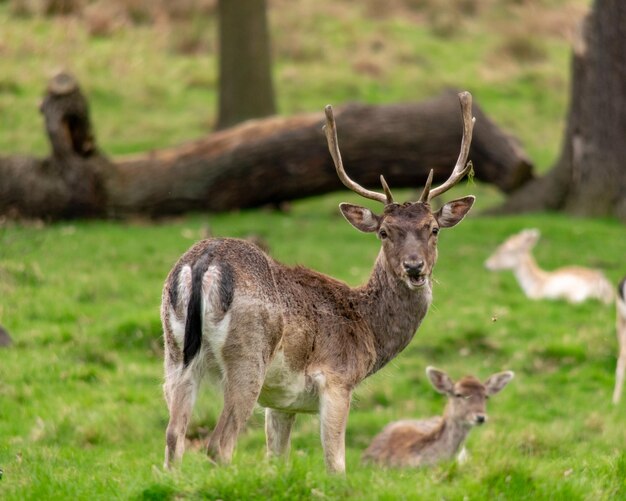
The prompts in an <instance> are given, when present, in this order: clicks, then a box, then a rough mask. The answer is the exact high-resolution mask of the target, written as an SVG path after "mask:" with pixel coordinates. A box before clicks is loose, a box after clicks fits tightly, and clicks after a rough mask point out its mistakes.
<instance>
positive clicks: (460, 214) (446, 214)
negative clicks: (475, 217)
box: [435, 195, 476, 228]
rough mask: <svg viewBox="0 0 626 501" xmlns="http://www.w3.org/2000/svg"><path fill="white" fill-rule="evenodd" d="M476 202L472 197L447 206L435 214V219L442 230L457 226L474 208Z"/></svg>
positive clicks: (460, 199)
mask: <svg viewBox="0 0 626 501" xmlns="http://www.w3.org/2000/svg"><path fill="white" fill-rule="evenodd" d="M474 200H476V197H473V196H471V195H470V196H468V197H464V198H459V199H458V200H453V201H452V202H448V203H447V204H445V205H444V206H443V207H442V208H441V209H439V210H438V211H437V212H435V219H436V220H437V222H438V223H439V226H441V227H442V228H451V227H452V226H456V225H457V224H458V223H459V222H460V221H461V219H463V218H464V217H465V214H467V213H468V212H469V210H470V209H471V208H472V205H474Z"/></svg>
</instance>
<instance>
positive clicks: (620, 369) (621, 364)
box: [613, 336, 626, 404]
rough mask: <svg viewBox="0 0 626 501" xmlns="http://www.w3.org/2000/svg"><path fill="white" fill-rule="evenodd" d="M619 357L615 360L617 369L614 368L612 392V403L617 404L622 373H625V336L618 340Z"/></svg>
mask: <svg viewBox="0 0 626 501" xmlns="http://www.w3.org/2000/svg"><path fill="white" fill-rule="evenodd" d="M618 341H619V345H620V346H619V356H618V358H617V367H616V368H615V389H614V390H613V403H614V404H617V403H619V401H620V399H621V397H622V388H623V386H624V373H625V372H626V336H624V338H621V337H620V338H618Z"/></svg>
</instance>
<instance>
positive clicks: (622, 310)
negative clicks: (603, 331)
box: [613, 277, 626, 404]
mask: <svg viewBox="0 0 626 501" xmlns="http://www.w3.org/2000/svg"><path fill="white" fill-rule="evenodd" d="M615 313H616V317H617V318H616V329H617V344H618V346H619V355H618V357H617V368H616V369H615V390H614V391H613V403H614V404H617V403H619V401H620V398H621V397H622V387H623V386H624V372H626V277H624V278H622V281H621V282H620V283H619V285H618V286H617V299H616V300H615Z"/></svg>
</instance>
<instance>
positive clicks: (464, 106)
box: [420, 92, 476, 202]
mask: <svg viewBox="0 0 626 501" xmlns="http://www.w3.org/2000/svg"><path fill="white" fill-rule="evenodd" d="M459 101H460V102H461V113H462V114H463V139H461V152H460V153H459V158H458V159H457V161H456V165H455V166H454V170H453V171H452V174H451V175H450V177H449V178H448V180H447V181H446V182H445V183H443V184H442V185H441V186H438V187H437V188H434V189H432V190H430V193H428V194H427V195H426V196H427V198H426V201H427V202H428V201H430V200H432V199H433V198H435V197H438V196H439V195H441V194H442V193H444V192H446V191H448V190H449V189H450V188H452V187H453V186H454V185H455V184H457V183H458V182H459V181H460V180H461V179H462V178H463V176H465V174H467V173H468V172H469V171H470V170H471V168H472V163H471V162H468V161H467V157H468V155H469V149H470V144H471V143H472V131H473V129H474V122H476V119H475V118H474V117H472V95H471V94H470V93H469V92H461V93H459ZM425 191H426V190H425ZM422 196H424V194H422ZM420 201H422V200H421V199H420Z"/></svg>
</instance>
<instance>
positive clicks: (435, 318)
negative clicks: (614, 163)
mask: <svg viewBox="0 0 626 501" xmlns="http://www.w3.org/2000/svg"><path fill="white" fill-rule="evenodd" d="M16 3H19V2H6V1H5V2H0V54H1V56H2V57H0V154H2V155H8V154H36V155H44V154H45V153H46V152H47V148H48V147H47V144H46V139H45V137H44V135H43V126H42V124H41V117H40V116H39V115H38V114H37V112H36V104H37V100H38V99H39V98H40V96H41V94H42V92H43V89H44V85H45V79H46V78H47V76H49V74H50V72H51V71H53V70H54V69H55V68H57V67H59V66H65V67H68V68H69V69H71V70H72V71H74V73H76V75H77V76H78V78H79V80H80V81H81V83H82V85H83V88H84V90H85V92H86V94H87V95H88V97H89V99H90V102H91V105H92V119H93V121H94V123H95V128H96V134H97V137H98V138H99V144H100V145H101V146H102V148H103V149H104V150H105V151H107V152H109V153H110V154H112V155H120V154H126V153H134V152H138V151H142V150H144V149H146V148H157V147H161V146H166V145H172V144H177V143H179V142H181V141H183V140H188V139H192V138H193V137H197V136H198V135H201V134H206V133H207V132H208V131H209V130H210V128H211V126H212V123H213V121H214V112H215V92H216V88H215V86H216V68H215V21H214V13H213V14H212V11H211V10H210V9H209V10H208V11H207V12H205V14H206V16H205V18H200V17H199V16H197V17H195V18H189V19H186V20H181V19H176V20H174V21H169V22H163V21H161V22H147V21H143V22H137V23H131V24H124V25H122V26H121V27H117V28H115V29H112V30H111V31H110V32H108V33H102V32H101V33H99V34H96V33H94V32H93V25H90V24H89V22H90V21H89V18H87V17H86V18H84V19H83V18H80V17H78V16H70V17H55V18H49V17H42V16H38V15H35V16H33V15H24V14H22V15H20V16H17V15H16V14H15V10H14V9H15V7H14V4H16ZM138 3H139V2H138ZM269 3H270V8H271V10H270V21H271V23H272V37H273V44H274V58H275V76H276V86H277V97H278V102H279V106H280V112H281V113H285V114H288V113H295V112H300V111H309V110H318V109H321V107H322V106H323V105H324V104H326V103H327V102H330V103H333V104H340V103H343V102H345V101H347V100H360V101H367V102H373V103H378V102H395V101H402V100H416V99H420V98H423V97H426V96H429V95H432V94H434V93H437V92H438V91H439V90H440V89H441V88H442V87H444V86H453V87H457V88H462V89H467V90H470V91H471V92H472V93H473V94H474V96H475V99H476V101H477V102H478V103H479V104H480V105H481V106H483V108H484V109H485V110H486V111H487V113H489V114H490V115H492V116H493V117H494V118H495V119H496V120H497V121H498V123H499V124H501V125H502V126H504V127H505V128H507V129H508V130H510V131H512V132H513V133H515V134H516V135H518V136H519V137H520V138H521V139H522V141H523V144H524V146H525V148H526V149H527V151H528V152H529V154H530V156H531V157H532V158H533V160H535V162H536V163H537V167H538V169H539V171H545V169H547V168H548V167H549V166H550V163H551V162H552V161H553V160H554V159H555V157H556V155H557V154H558V150H559V143H560V136H561V133H562V126H563V119H564V113H565V108H566V105H567V90H568V86H567V84H568V77H569V75H568V59H569V56H568V54H569V42H570V37H571V33H572V30H573V28H574V26H575V21H576V20H577V19H580V15H581V13H582V12H584V8H585V6H586V5H587V2H586V1H582V0H580V1H579V0H569V1H566V0H537V1H534V2H518V1H515V0H508V1H503V2H496V1H495V0H494V1H490V0H475V1H471V0H465V1H460V0H455V1H453V0H447V1H445V2H439V4H440V5H444V7H445V8H444V7H442V8H441V9H438V8H436V6H435V4H436V3H437V2H435V0H424V1H416V0H406V1H404V2H403V1H400V0H397V1H389V2H382V1H378V0H367V1H365V2H335V3H331V2H327V1H325V0H324V1H321V0H320V1H314V0H301V1H299V2H287V1H286V0H275V1H270V2H269ZM453 7H454V8H453ZM460 7H463V8H462V9H461V8H460ZM439 10H441V12H439ZM203 12H204V11H203ZM459 12H461V13H459ZM90 29H91V31H90ZM531 34H532V36H531ZM347 169H348V170H349V166H347ZM394 193H395V192H394ZM468 193H475V194H477V195H478V201H477V205H476V208H475V209H474V210H473V212H472V213H471V214H470V216H469V217H468V218H467V219H466V220H464V221H463V222H462V223H461V224H460V225H459V226H458V227H456V228H453V229H450V230H445V231H443V232H442V234H441V236H440V243H439V262H438V264H437V267H436V269H435V279H436V284H435V287H434V301H433V306H432V308H431V310H430V311H429V313H428V315H427V317H426V319H425V321H424V323H423V324H422V327H421V328H420V330H419V331H418V333H417V335H416V336H415V338H414V340H413V341H412V343H411V344H410V345H409V347H408V348H407V349H406V350H405V351H404V352H403V353H402V354H401V355H399V356H398V357H397V358H396V359H395V360H394V361H392V362H391V363H390V364H389V365H388V366H387V367H386V368H385V369H383V370H382V371H381V372H380V373H378V374H376V375H374V376H373V377H371V378H369V379H368V380H366V381H365V382H364V383H363V384H362V385H361V386H360V388H359V389H358V391H357V392H356V395H355V399H354V402H353V406H352V411H351V414H350V419H349V424H348V430H347V470H348V473H347V476H346V477H345V478H341V477H332V476H328V475H327V474H326V473H325V469H324V464H323V455H322V449H321V445H320V443H319V420H318V418H317V417H315V416H306V415H302V416H299V417H298V419H297V421H296V425H295V428H294V433H293V437H292V452H291V456H290V458H289V459H288V460H287V461H285V462H281V461H267V460H266V459H265V456H264V433H263V414H262V411H261V410H260V409H259V410H258V411H257V412H255V414H254V416H253V417H252V419H251V420H250V423H249V427H248V429H247V430H246V432H245V433H244V434H243V435H242V436H241V438H240V441H239V444H238V448H237V451H236V454H235V459H234V462H233V464H232V465H231V466H227V467H220V468H216V467H214V466H212V465H211V464H210V463H209V462H208V460H207V459H206V456H205V454H204V452H203V447H204V443H205V442H206V437H207V435H208V433H209V432H210V430H211V428H212V426H213V425H214V424H215V422H216V420H217V417H218V414H219V411H220V408H221V403H220V398H221V397H220V394H219V391H217V390H216V387H215V386H213V385H210V384H207V385H206V387H205V388H204V389H203V391H202V392H201V393H200V396H199V399H198V403H197V405H196V408H195V410H194V415H193V418H192V423H191V426H190V430H189V433H188V438H189V449H188V451H187V453H186V455H185V458H184V461H183V464H182V465H181V467H180V468H179V469H178V470H176V471H174V472H171V473H170V472H164V471H163V469H162V462H163V448H164V434H165V427H166V424H167V418H168V416H167V410H166V407H165V402H164V400H163V397H162V392H161V382H162V347H161V342H162V340H161V331H160V322H159V314H158V309H159V302H160V295H161V287H162V284H163V281H164V279H165V276H166V275H167V273H168V271H169V269H170V267H171V266H172V265H173V263H174V262H175V261H176V259H177V258H178V257H179V256H180V254H181V253H182V252H184V251H185V250H186V249H187V248H188V247H189V246H191V245H192V244H193V243H194V242H195V241H197V240H198V239H200V238H203V236H204V235H205V233H206V231H207V228H208V227H210V229H211V232H212V233H213V234H214V235H218V236H234V237H246V236H249V235H251V234H254V235H258V236H260V237H262V238H263V239H264V240H265V241H266V242H267V243H268V245H269V247H270V250H271V254H272V255H273V256H274V257H275V258H277V259H279V260H281V261H283V262H286V263H290V264H304V265H307V266H310V267H313V268H315V269H317V270H319V271H322V272H324V273H327V274H330V275H332V276H334V277H337V278H340V279H342V280H344V281H346V282H348V283H349V284H352V285H357V284H360V283H362V282H363V281H364V280H366V278H367V276H368V273H369V271H370V269H371V266H372V264H373V262H374V259H375V256H376V253H377V249H378V242H377V240H376V239H375V237H373V236H372V235H364V234H360V233H358V232H357V231H356V230H354V229H353V228H352V227H351V226H349V225H348V224H347V223H346V222H345V221H344V220H343V218H342V217H341V216H340V215H339V211H338V209H337V204H338V203H339V202H341V201H348V202H353V203H364V202H363V201H362V200H360V199H358V198H357V197H356V196H355V195H353V194H351V193H336V194H331V195H327V196H323V197H318V198H314V199H309V200H302V201H298V202H295V203H293V204H292V207H291V210H289V211H287V212H278V211H272V210H266V209H261V210H256V211H241V212H233V213H227V214H191V215H188V216H185V217H181V218H174V219H165V220H161V221H146V220H143V219H132V220H128V221H71V222H63V223H55V224H43V223H41V222H39V221H22V222H17V223H16V222H8V221H2V224H1V225H0V325H3V326H4V327H5V328H6V329H7V330H8V331H9V332H10V333H11V335H12V337H13V339H14V341H15V343H14V345H13V346H11V347H9V348H0V468H1V469H2V475H1V477H0V499H3V500H4V499H7V500H22V499H36V500H44V499H46V500H47V499H52V500H54V499H89V500H92V499H103V500H109V499H172V500H173V499H223V500H233V499H359V500H360V499H368V500H369V499H371V500H375V499H376V500H379V499H383V500H384V499H389V500H391V499H394V500H395V499H450V500H462V499H463V500H465V499H468V500H483V499H504V500H508V499H533V500H534V499H563V500H577V499H581V500H594V501H595V500H609V499H624V498H625V497H626V453H625V452H624V444H625V443H626V427H625V426H624V422H626V402H624V403H623V404H622V405H620V406H613V405H612V404H611V402H610V398H611V392H612V387H613V373H614V368H615V355H616V344H617V343H616V340H615V328H614V323H615V318H614V317H615V313H614V308H613V307H612V306H604V305H602V304H600V303H597V302H589V303H585V304H582V305H577V306H574V305H570V304H567V303H565V302H560V301H557V302H544V301H537V302H532V301H529V300H527V299H526V298H525V297H524V296H523V294H522V292H521V290H520V289H519V287H518V286H517V284H516V282H515V280H514V278H513V276H512V275H511V274H510V273H491V272H488V271H487V270H486V269H485V268H484V266H483V262H484V260H485V259H486V258H487V256H488V255H489V254H490V252H491V251H492V250H493V248H494V247H495V246H496V245H497V244H498V243H500V242H501V241H502V240H503V239H505V238H506V237H507V236H508V235H509V234H511V233H513V232H515V231H518V230H520V229H522V228H526V227H536V228H539V229H540V230H541V232H542V238H541V240H540V242H539V244H538V246H537V249H536V251H535V255H536V257H537V260H538V262H539V263H540V264H541V265H542V266H543V267H545V268H547V269H552V268H555V267H558V266H562V265H565V264H578V265H583V266H590V267H597V268H600V269H602V270H603V271H604V272H605V273H606V274H607V276H608V277H609V278H610V279H611V281H612V282H614V283H617V281H618V280H619V278H621V276H623V274H624V273H625V272H626V269H625V268H624V263H623V259H624V256H625V255H626V238H624V226H623V225H622V224H620V223H619V222H618V221H616V220H611V219H593V220H592V219H571V218H569V217H567V216H565V215H560V214H531V215H523V216H511V217H487V216H484V215H481V210H482V209H485V208H487V207H490V206H492V205H493V204H495V203H497V202H498V201H499V200H500V199H501V195H500V194H499V193H497V192H496V191H495V190H494V189H493V188H491V187H488V186H484V185H476V184H470V183H466V182H463V183H462V184H461V186H458V187H457V188H455V189H454V190H453V192H452V193H449V194H447V195H446V198H452V197H454V196H461V195H464V194H468ZM412 196H415V195H414V193H410V192H406V191H405V192H399V193H398V196H397V198H400V199H402V198H404V199H408V198H411V197H412ZM365 204H366V205H369V206H370V207H372V208H374V209H378V207H377V206H376V204H373V205H372V204H369V203H368V202H365ZM427 365H435V366H438V367H440V368H442V369H444V370H446V371H448V372H449V373H450V375H451V376H453V377H460V376H462V375H464V374H470V373H471V374H475V375H477V376H479V377H481V378H486V377H487V376H488V375H489V374H491V373H493V372H496V371H499V370H505V369H510V370H513V371H515V373H516V378H515V379H514V380H513V382H512V383H511V384H510V385H509V386H508V387H507V388H506V389H505V390H504V391H503V392H502V393H501V394H499V395H497V396H495V397H494V398H492V399H491V400H490V401H489V404H488V413H489V415H490V421H489V423H488V424H487V425H486V426H485V427H483V428H480V429H476V430H474V431H473V432H472V433H471V434H470V436H469V439H468V443H467V446H468V449H469V452H470V455H471V459H470V461H469V462H468V463H467V464H464V465H462V466H461V465H457V464H455V463H444V464H442V465H440V466H437V467H433V468H429V469H424V470H419V471H416V470H399V471H396V470H383V469H380V468H373V467H369V466H363V465H361V464H360V454H361V452H362V451H363V449H364V448H365V447H366V446H367V444H368V443H369V440H370V439H371V438H372V437H373V436H374V435H375V434H376V433H377V432H378V431H379V430H380V429H381V428H382V427H383V426H384V425H385V424H386V423H387V422H389V421H391V420H394V419H400V418H404V417H423V416H429V415H435V414H438V413H440V412H441V411H442V409H443V406H444V404H445V398H444V397H443V396H441V395H439V394H437V393H436V392H435V391H434V390H433V389H432V388H431V387H430V384H429V383H428V381H427V379H426V376H425V373H424V369H425V368H426V366H427Z"/></svg>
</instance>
